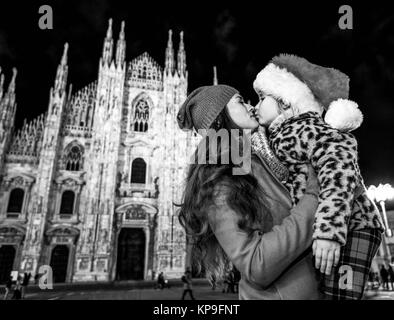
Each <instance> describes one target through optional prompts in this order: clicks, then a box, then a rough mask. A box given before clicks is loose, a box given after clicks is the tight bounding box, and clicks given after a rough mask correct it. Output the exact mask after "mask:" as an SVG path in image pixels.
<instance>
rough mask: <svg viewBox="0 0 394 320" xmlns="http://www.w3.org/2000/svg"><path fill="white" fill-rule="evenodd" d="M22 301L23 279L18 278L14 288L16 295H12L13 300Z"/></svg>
mask: <svg viewBox="0 0 394 320" xmlns="http://www.w3.org/2000/svg"><path fill="white" fill-rule="evenodd" d="M21 299H22V279H21V277H20V276H18V279H17V280H16V283H15V286H14V294H13V295H12V300H21Z"/></svg>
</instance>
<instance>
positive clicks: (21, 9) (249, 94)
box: [0, 0, 394, 185]
mask: <svg viewBox="0 0 394 320" xmlns="http://www.w3.org/2000/svg"><path fill="white" fill-rule="evenodd" d="M3 2H4V1H3ZM7 2H8V3H9V4H8V5H7V6H4V4H3V3H2V4H1V9H0V66H1V67H2V68H3V72H5V74H6V76H7V78H6V84H7V85H8V81H9V79H10V75H11V69H12V67H13V66H15V67H17V68H18V71H19V73H18V78H17V102H18V110H17V119H16V127H17V128H18V127H20V126H21V124H22V123H23V119H24V118H27V120H30V119H33V118H34V117H36V116H38V115H39V114H41V113H43V112H45V111H46V109H47V106H48V95H49V89H50V87H51V85H52V84H53V81H54V77H55V72H56V67H57V65H58V63H59V61H60V58H61V54H62V50H63V44H64V42H69V44H70V49H69V67H70V70H69V83H72V84H73V87H74V91H75V90H78V89H80V88H82V87H83V86H85V85H87V84H89V83H90V82H92V81H94V80H96V79H97V71H98V61H99V58H100V55H101V52H102V44H103V39H104V37H105V33H106V30H107V25H108V19H109V18H111V17H112V18H113V19H114V36H115V38H117V36H118V33H119V28H120V23H121V21H122V20H125V21H126V40H127V54H126V57H127V60H128V61H130V60H131V59H133V58H135V57H136V56H138V55H139V54H141V53H143V52H145V51H147V52H148V53H149V54H150V55H151V56H152V57H153V58H154V59H155V60H156V61H157V62H159V63H160V64H161V65H162V66H163V65H164V52H165V48H166V43H167V36H168V29H170V28H171V29H173V31H174V37H173V40H174V45H175V49H177V47H178V37H179V32H180V31H181V30H183V31H184V32H185V46H186V53H187V64H188V71H189V92H190V91H191V90H193V89H194V88H196V87H198V86H200V85H206V84H211V83H212V68H213V65H216V66H217V68H218V77H219V82H220V83H226V84H229V85H232V86H234V87H236V88H238V89H239V90H240V91H241V93H242V94H243V95H244V96H245V98H246V99H250V100H251V102H252V103H256V102H257V96H256V94H255V93H254V91H253V88H252V82H253V80H254V78H255V76H256V74H257V73H258V72H259V71H260V69H262V68H263V67H264V66H265V65H266V64H267V62H268V61H269V59H270V58H271V57H272V56H274V55H276V54H278V53H293V54H297V55H300V56H303V57H305V58H307V59H308V60H310V61H311V62H314V63H317V64H321V65H324V66H330V67H335V68H337V69H340V70H341V71H343V72H345V73H347V74H348V75H349V76H350V78H351V82H350V86H351V99H352V100H355V101H356V102H358V104H359V105H360V108H361V110H362V111H363V113H364V115H365V120H364V123H363V125H362V127H361V128H360V129H358V130H356V131H355V132H354V134H355V135H356V137H357V138H358V141H359V152H360V165H361V170H362V172H363V175H364V178H365V182H366V184H367V185H368V184H378V183H380V182H382V183H391V184H392V185H394V161H393V156H394V130H393V124H394V121H393V120H394V105H393V103H394V10H392V9H390V7H389V6H388V5H383V4H379V3H377V2H376V1H374V2H369V4H356V3H354V4H352V2H333V1H330V2H328V1H326V4H322V3H320V1H319V2H317V1H315V4H313V5H312V4H308V3H307V2H305V4H302V3H300V1H293V4H292V5H290V2H289V4H288V3H286V2H283V1H269V2H268V1H253V2H250V3H249V4H248V3H247V1H238V2H237V3H235V4H234V5H230V4H229V3H230V2H228V1H227V2H218V1H209V2H205V1H183V2H178V3H175V2H171V3H170V2H168V1H166V2H168V3H167V4H163V3H162V4H160V5H159V4H156V3H155V2H151V1H140V2H141V3H140V4H138V5H135V4H136V3H137V1H131V0H129V1H122V2H120V1H113V0H112V1H109V0H103V1H70V0H67V1H52V2H51V1H40V2H37V1H20V0H14V1H7ZM162 2H164V1H162ZM256 3H259V4H260V5H259V6H257V5H256ZM295 3H296V4H295ZM43 4H50V5H51V6H52V8H53V11H54V29H53V30H41V29H39V27H38V20H39V17H40V15H39V13H38V8H39V7H40V5H43ZM342 4H350V5H351V6H352V8H353V11H354V12H353V13H354V29H353V30H346V31H343V30H340V29H339V27H338V20H339V17H340V14H339V13H338V9H339V7H340V5H342Z"/></svg>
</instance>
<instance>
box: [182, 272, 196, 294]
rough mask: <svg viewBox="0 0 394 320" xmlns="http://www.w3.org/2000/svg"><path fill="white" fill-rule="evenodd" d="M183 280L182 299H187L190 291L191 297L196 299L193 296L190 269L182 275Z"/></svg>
mask: <svg viewBox="0 0 394 320" xmlns="http://www.w3.org/2000/svg"><path fill="white" fill-rule="evenodd" d="M182 282H183V294H182V300H185V297H186V294H187V293H189V295H190V298H191V299H192V300H196V299H194V296H193V288H192V273H191V271H190V269H189V268H188V269H186V272H185V274H184V275H183V276H182Z"/></svg>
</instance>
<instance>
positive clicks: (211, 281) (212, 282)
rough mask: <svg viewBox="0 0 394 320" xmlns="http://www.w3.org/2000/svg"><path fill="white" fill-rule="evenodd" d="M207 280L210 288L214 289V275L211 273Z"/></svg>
mask: <svg viewBox="0 0 394 320" xmlns="http://www.w3.org/2000/svg"><path fill="white" fill-rule="evenodd" d="M208 281H209V283H210V285H211V288H212V290H215V289H216V276H215V275H214V274H211V275H210V276H209V280H208Z"/></svg>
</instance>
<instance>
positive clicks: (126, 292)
mask: <svg viewBox="0 0 394 320" xmlns="http://www.w3.org/2000/svg"><path fill="white" fill-rule="evenodd" d="M182 292H183V289H182V287H180V286H174V287H171V288H169V289H163V290H157V289H153V288H143V289H135V288H134V289H132V288H130V289H129V288H115V289H114V288H112V289H111V288H97V289H94V288H90V289H86V288H82V289H78V288H75V287H74V288H70V290H64V289H63V290H56V289H54V290H45V291H43V290H41V291H38V290H35V291H34V292H27V294H26V296H25V299H26V300H180V299H181V297H182ZM193 294H194V297H195V298H196V300H238V294H234V293H222V289H221V288H220V287H219V288H217V289H216V290H212V289H211V288H210V286H209V285H203V284H198V285H195V286H194V288H193ZM364 298H365V300H394V291H386V290H381V289H380V290H374V291H367V292H366V293H365V297H364ZM186 299H187V300H190V297H189V295H187V297H186Z"/></svg>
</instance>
